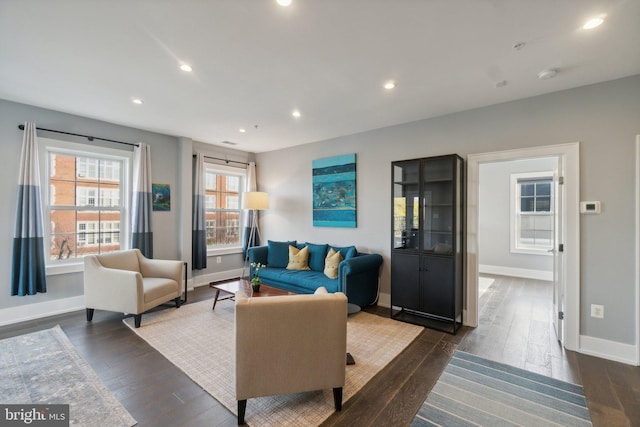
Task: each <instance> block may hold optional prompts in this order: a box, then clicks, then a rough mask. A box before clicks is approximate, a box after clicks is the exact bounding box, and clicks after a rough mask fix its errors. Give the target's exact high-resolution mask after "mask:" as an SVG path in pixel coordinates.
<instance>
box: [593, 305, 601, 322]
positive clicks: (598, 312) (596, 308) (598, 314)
mask: <svg viewBox="0 0 640 427" xmlns="http://www.w3.org/2000/svg"><path fill="white" fill-rule="evenodd" d="M591 317H595V318H597V319H604V305H598V304H591Z"/></svg>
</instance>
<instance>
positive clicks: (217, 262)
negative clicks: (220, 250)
mask: <svg viewBox="0 0 640 427" xmlns="http://www.w3.org/2000/svg"><path fill="white" fill-rule="evenodd" d="M221 262H222V257H221V256H217V257H216V264H220V263H221Z"/></svg>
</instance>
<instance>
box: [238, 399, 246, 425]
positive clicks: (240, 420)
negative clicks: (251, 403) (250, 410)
mask: <svg viewBox="0 0 640 427" xmlns="http://www.w3.org/2000/svg"><path fill="white" fill-rule="evenodd" d="M246 411H247V399H244V400H238V425H239V426H241V425H244V414H245V413H246Z"/></svg>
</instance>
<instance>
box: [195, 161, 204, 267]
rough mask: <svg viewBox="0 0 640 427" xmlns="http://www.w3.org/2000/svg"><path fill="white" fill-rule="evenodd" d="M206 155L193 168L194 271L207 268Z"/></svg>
mask: <svg viewBox="0 0 640 427" xmlns="http://www.w3.org/2000/svg"><path fill="white" fill-rule="evenodd" d="M204 173H205V171H204V155H203V154H202V153H198V154H197V155H196V159H195V165H194V167H193V222H192V227H193V232H192V236H191V246H192V248H191V258H192V259H191V262H192V264H193V269H194V270H202V269H204V268H207V228H206V223H205V219H204V217H205V196H204V179H205V177H204Z"/></svg>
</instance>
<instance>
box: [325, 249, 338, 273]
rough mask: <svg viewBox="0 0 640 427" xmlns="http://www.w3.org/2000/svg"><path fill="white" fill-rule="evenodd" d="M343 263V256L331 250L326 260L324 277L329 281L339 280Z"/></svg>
mask: <svg viewBox="0 0 640 427" xmlns="http://www.w3.org/2000/svg"><path fill="white" fill-rule="evenodd" d="M341 262H342V254H341V253H340V252H337V251H335V250H334V249H333V248H331V249H329V253H328V254H327V258H326V259H325V260H324V275H325V276H327V277H328V278H329V279H337V278H338V266H339V265H340V263H341Z"/></svg>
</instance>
